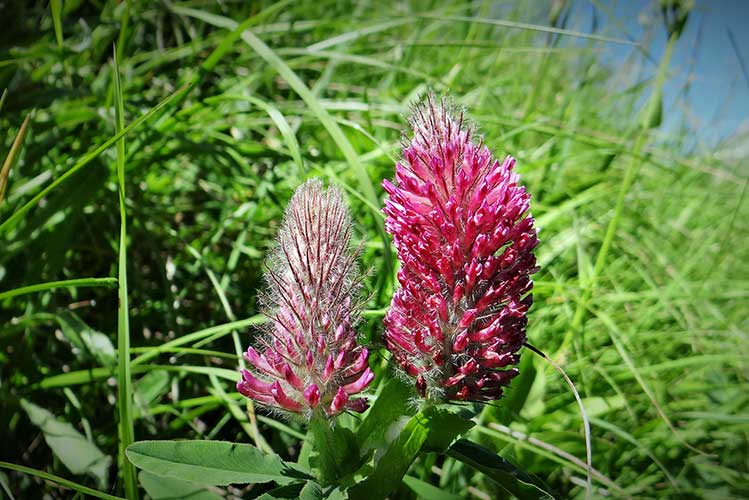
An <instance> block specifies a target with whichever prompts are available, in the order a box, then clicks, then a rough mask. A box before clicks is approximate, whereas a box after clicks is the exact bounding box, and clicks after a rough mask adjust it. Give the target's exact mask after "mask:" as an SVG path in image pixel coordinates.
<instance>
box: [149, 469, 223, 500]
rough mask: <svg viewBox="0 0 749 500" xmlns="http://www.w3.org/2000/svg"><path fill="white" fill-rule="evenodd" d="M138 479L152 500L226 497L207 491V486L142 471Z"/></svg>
mask: <svg viewBox="0 0 749 500" xmlns="http://www.w3.org/2000/svg"><path fill="white" fill-rule="evenodd" d="M138 479H139V480H140V484H141V485H142V486H143V489H144V490H146V493H148V496H150V497H151V498H152V500H180V499H183V498H189V499H190V500H222V499H223V498H224V497H223V496H222V495H219V494H218V493H215V492H213V491H210V490H208V489H206V486H205V485H201V484H197V483H191V482H189V481H181V480H179V479H172V478H169V477H161V476H157V475H156V474H151V473H150V472H146V471H141V472H140V474H138Z"/></svg>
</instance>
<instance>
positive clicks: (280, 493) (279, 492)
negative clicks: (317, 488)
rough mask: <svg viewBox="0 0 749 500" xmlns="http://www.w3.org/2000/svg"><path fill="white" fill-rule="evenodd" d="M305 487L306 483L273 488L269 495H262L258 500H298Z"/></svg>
mask: <svg viewBox="0 0 749 500" xmlns="http://www.w3.org/2000/svg"><path fill="white" fill-rule="evenodd" d="M305 486H306V484H305V483H292V484H287V485H284V486H279V487H278V488H273V489H272V490H270V491H268V492H267V493H263V494H262V495H260V496H259V497H257V500H275V499H278V498H288V499H293V500H297V499H298V498H299V496H300V495H301V494H302V488H304V487H305Z"/></svg>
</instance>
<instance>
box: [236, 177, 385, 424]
mask: <svg viewBox="0 0 749 500" xmlns="http://www.w3.org/2000/svg"><path fill="white" fill-rule="evenodd" d="M351 231H352V224H351V217H350V216H349V213H348V209H347V208H346V204H345V202H344V199H343V196H342V194H341V192H340V191H339V190H338V189H336V188H333V187H331V188H329V189H327V190H326V189H324V188H323V185H322V183H321V182H320V181H319V180H316V179H313V180H310V181H307V182H306V183H305V184H304V185H302V186H301V187H299V188H298V189H297V190H296V192H295V193H294V196H293V197H292V198H291V201H290V202H289V205H288V207H287V209H286V214H285V218H284V222H283V225H282V227H281V230H280V234H279V237H278V243H279V244H278V247H277V249H276V250H275V252H274V253H273V254H272V256H271V258H270V259H269V263H268V270H267V273H266V278H267V281H268V292H267V294H266V296H265V297H263V302H264V304H263V305H264V306H265V314H266V315H267V316H268V318H269V320H270V321H269V322H268V323H267V325H266V328H265V332H264V333H265V334H264V335H263V336H262V337H261V338H260V339H259V340H258V341H257V347H258V348H257V349H255V348H253V347H250V348H248V349H247V352H245V354H244V357H245V359H246V360H247V362H248V363H249V367H248V369H243V370H242V379H241V380H240V381H239V382H238V383H237V389H238V390H239V392H240V393H242V394H243V395H245V396H247V397H248V398H251V399H254V400H255V401H257V402H258V403H261V404H262V405H265V406H267V407H269V408H272V409H276V410H281V411H284V412H290V413H297V414H301V415H304V416H306V417H310V416H311V415H312V414H313V413H315V412H319V413H323V414H325V415H327V416H328V417H333V416H335V415H337V414H339V413H341V412H343V411H345V410H352V411H356V412H363V411H364V410H366V409H367V401H366V399H363V398H354V397H352V396H353V395H355V394H357V393H359V392H361V391H363V390H364V389H365V388H366V387H367V385H369V383H370V382H371V381H372V379H373V378H374V374H373V373H372V371H371V370H370V368H369V366H368V364H367V361H368V356H369V353H368V351H367V348H366V347H363V346H361V345H359V344H357V342H356V332H355V330H354V326H355V324H356V322H357V320H358V319H359V317H360V314H361V311H360V301H359V300H358V299H357V295H358V292H359V291H360V288H361V278H360V276H359V274H358V271H357V264H356V254H357V253H358V252H354V253H352V252H351V251H350V249H349V241H350V238H351Z"/></svg>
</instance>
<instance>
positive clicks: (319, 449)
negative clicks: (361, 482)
mask: <svg viewBox="0 0 749 500" xmlns="http://www.w3.org/2000/svg"><path fill="white" fill-rule="evenodd" d="M310 431H311V436H312V450H313V452H312V455H311V456H310V464H311V465H312V466H313V467H315V468H316V469H318V470H319V472H320V478H319V479H320V481H321V482H322V483H323V484H325V485H327V484H332V483H334V482H335V481H336V480H338V479H340V478H342V477H343V476H345V475H347V474H349V473H351V472H354V471H355V470H356V469H358V468H359V465H360V461H361V460H360V457H359V445H358V443H357V439H356V436H355V435H354V433H353V432H351V431H350V430H349V429H346V428H345V427H343V426H341V425H337V426H335V427H332V426H331V423H330V422H329V421H328V420H327V419H326V418H324V417H319V416H318V417H315V418H313V419H312V421H311V422H310Z"/></svg>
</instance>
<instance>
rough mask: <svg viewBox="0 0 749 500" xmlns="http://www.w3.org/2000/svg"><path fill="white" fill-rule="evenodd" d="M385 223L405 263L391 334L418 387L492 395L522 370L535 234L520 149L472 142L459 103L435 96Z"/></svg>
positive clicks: (444, 393) (434, 393) (445, 394)
mask: <svg viewBox="0 0 749 500" xmlns="http://www.w3.org/2000/svg"><path fill="white" fill-rule="evenodd" d="M410 125H411V128H412V130H413V135H412V137H411V139H410V140H407V141H406V144H405V146H404V149H403V161H402V162H399V163H398V164H397V165H396V172H395V182H396V184H395V185H394V184H393V183H391V182H389V181H387V180H386V181H385V182H384V183H383V186H384V188H385V191H386V192H387V193H388V195H389V198H388V199H387V200H386V201H385V209H384V212H385V214H386V221H385V228H386V230H387V231H388V232H389V233H390V234H392V235H393V241H394V244H395V247H396V249H397V251H398V258H399V260H400V262H401V269H400V271H399V272H398V282H399V285H400V286H399V288H398V289H397V290H396V292H395V294H394V296H393V300H392V304H391V308H390V309H389V310H388V313H387V315H386V316H385V336H384V339H385V345H386V347H387V348H388V349H389V350H390V351H391V352H392V354H393V356H394V358H395V360H396V361H397V362H398V363H399V364H400V366H401V368H402V369H403V371H404V372H405V373H407V374H408V375H410V376H412V377H414V378H415V379H416V381H415V382H416V388H417V390H418V391H419V393H420V394H422V395H425V396H428V397H435V398H439V399H445V400H467V401H489V400H493V399H499V398H500V397H501V396H502V390H503V387H504V386H506V385H507V384H508V383H509V381H510V380H511V379H512V378H513V377H514V376H515V375H517V369H516V368H513V367H512V366H513V365H515V364H517V362H518V356H519V355H518V351H519V349H520V348H521V346H522V345H523V344H524V343H525V340H526V336H525V325H526V322H527V318H526V313H527V311H528V308H529V307H530V305H531V296H530V295H529V294H528V292H529V291H530V290H531V288H532V286H533V282H532V281H531V279H530V275H531V274H532V273H534V272H535V271H536V267H535V265H536V260H535V256H534V254H533V249H534V248H535V246H536V244H537V242H538V240H537V237H536V230H535V229H534V227H533V222H534V221H533V218H532V217H531V216H530V214H529V213H528V210H529V202H530V195H529V194H528V193H527V192H526V190H525V188H523V187H522V186H520V185H518V176H517V174H515V173H514V172H513V167H514V165H515V160H514V159H513V158H511V157H509V156H508V157H507V158H505V160H504V161H503V162H501V163H500V162H498V161H496V160H495V159H494V158H493V157H492V154H491V152H490V151H489V149H488V148H487V147H486V146H485V145H483V143H482V142H481V141H479V142H474V140H473V138H472V135H471V131H470V128H469V127H468V126H467V125H466V123H464V121H463V113H462V112H459V111H456V110H454V109H452V108H450V106H448V105H447V104H446V103H445V102H444V101H442V102H440V103H437V102H435V100H434V98H433V96H431V95H429V96H428V98H427V99H426V102H424V103H422V104H420V105H418V106H416V107H415V108H414V110H413V115H412V118H411V121H410Z"/></svg>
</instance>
